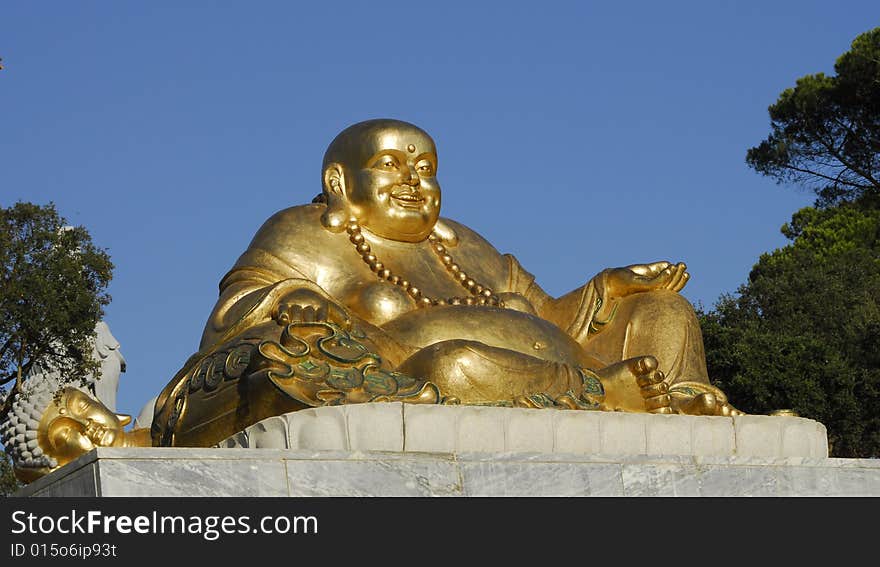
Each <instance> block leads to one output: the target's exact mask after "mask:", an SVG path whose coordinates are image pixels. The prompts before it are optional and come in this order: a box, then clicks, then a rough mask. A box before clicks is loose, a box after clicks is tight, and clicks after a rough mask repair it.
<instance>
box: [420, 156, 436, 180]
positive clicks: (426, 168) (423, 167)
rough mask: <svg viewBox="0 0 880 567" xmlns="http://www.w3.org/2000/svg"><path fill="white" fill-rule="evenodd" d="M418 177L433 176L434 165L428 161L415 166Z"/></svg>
mask: <svg viewBox="0 0 880 567" xmlns="http://www.w3.org/2000/svg"><path fill="white" fill-rule="evenodd" d="M416 169H417V170H418V172H419V175H426V176H430V175H433V174H434V164H432V163H431V162H429V161H425V160H422V161H420V162H419V163H417V164H416Z"/></svg>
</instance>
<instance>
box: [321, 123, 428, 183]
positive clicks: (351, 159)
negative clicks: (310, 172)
mask: <svg viewBox="0 0 880 567" xmlns="http://www.w3.org/2000/svg"><path fill="white" fill-rule="evenodd" d="M416 144H418V145H419V146H420V147H419V148H418V149H419V151H420V153H421V152H431V153H433V154H434V155H435V156H436V155H437V148H436V147H435V146H434V140H432V139H431V136H429V135H428V133H427V132H425V131H424V130H422V129H421V128H419V127H418V126H416V125H415V124H410V123H409V122H404V121H403V120H394V119H393V118H376V119H373V120H365V121H364V122H358V123H357V124H352V125H351V126H349V127H348V128H346V129H345V130H343V131H342V132H340V133H339V134H337V136H336V137H335V138H333V141H332V142H330V145H329V146H327V151H326V152H324V162H323V163H322V164H321V171H324V170H325V169H326V168H327V166H328V165H329V164H331V163H340V164H342V165H344V166H346V167H349V168H352V169H355V168H359V167H363V165H364V163H365V162H366V161H367V160H368V159H370V158H371V157H372V156H373V155H375V154H376V153H377V152H379V151H381V150H383V149H386V148H393V147H400V148H407V147H408V146H415V145H416Z"/></svg>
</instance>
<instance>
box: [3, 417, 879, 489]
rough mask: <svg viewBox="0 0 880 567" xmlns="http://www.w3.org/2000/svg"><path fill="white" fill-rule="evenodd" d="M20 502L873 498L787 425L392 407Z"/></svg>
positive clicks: (158, 452)
mask: <svg viewBox="0 0 880 567" xmlns="http://www.w3.org/2000/svg"><path fill="white" fill-rule="evenodd" d="M18 495H20V496H866V495H873V496H880V461H878V460H871V459H829V458H828V444H827V437H826V432H825V427H824V426H823V425H822V424H820V423H818V422H815V421H812V420H809V419H803V418H796V417H769V416H738V417H735V418H726V417H695V416H678V415H648V414H624V413H605V412H582V411H557V410H529V409H516V408H490V407H472V406H458V407H456V406H453V407H443V406H416V405H405V404H400V403H389V404H363V405H352V406H340V407H328V408H316V409H310V410H305V411H300V412H295V413H291V414H287V415H284V416H278V417H273V418H269V419H267V420H264V421H262V422H260V423H258V424H255V425H254V426H251V427H249V428H248V429H246V430H245V431H243V432H241V433H239V434H236V435H234V436H232V437H230V438H229V439H226V440H225V441H224V442H222V443H221V444H220V446H218V447H214V448H201V449H195V448H193V449H190V448H125V449H113V448H99V449H96V450H95V451H92V452H91V453H89V454H87V455H84V456H82V457H80V458H79V459H78V460H76V461H74V462H72V463H70V464H68V465H67V466H66V467H64V468H62V469H60V470H58V471H55V472H54V473H52V474H51V475H48V476H46V477H45V478H42V479H40V480H38V481H36V482H34V483H32V484H30V485H28V486H27V487H25V488H24V489H22V490H21V491H19V493H18Z"/></svg>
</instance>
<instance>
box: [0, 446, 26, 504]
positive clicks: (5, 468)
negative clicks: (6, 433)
mask: <svg viewBox="0 0 880 567" xmlns="http://www.w3.org/2000/svg"><path fill="white" fill-rule="evenodd" d="M20 487H21V483H20V482H18V479H17V478H15V473H14V472H13V470H12V463H11V462H10V461H9V458H8V457H7V456H6V455H5V454H3V453H0V496H9V495H10V494H12V493H13V492H15V491H16V490H18V489H19V488H20Z"/></svg>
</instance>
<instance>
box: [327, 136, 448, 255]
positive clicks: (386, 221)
mask: <svg viewBox="0 0 880 567" xmlns="http://www.w3.org/2000/svg"><path fill="white" fill-rule="evenodd" d="M436 172H437V150H436V148H435V146H434V140H432V139H431V137H430V136H429V135H428V134H427V132H425V131H424V130H422V129H421V128H419V127H417V126H414V125H412V124H410V123H408V122H403V121H401V120H391V119H377V120H367V121H366V122H359V123H357V124H354V125H352V126H349V127H348V128H346V129H345V130H343V131H342V132H340V133H339V135H338V136H336V138H335V139H334V140H333V141H332V142H331V143H330V146H329V147H328V148H327V151H326V152H325V154H324V163H323V167H322V184H323V188H324V195H325V196H326V198H327V202H328V215H326V216H328V219H329V216H332V215H336V217H338V218H342V217H341V213H337V211H343V210H344V211H345V215H346V218H354V219H355V220H357V221H358V222H359V223H360V225H361V226H362V227H363V228H365V229H367V230H369V231H371V232H373V233H374V234H376V235H378V236H381V237H383V238H390V239H392V240H399V241H405V242H419V241H421V240H424V239H425V238H427V237H428V235H429V234H430V233H431V230H432V229H433V227H434V224H435V223H436V222H437V218H438V215H439V212H440V186H439V184H438V183H437V180H436V177H435V176H436ZM334 218H335V217H334ZM325 220H326V219H325ZM322 222H323V221H322ZM330 224H336V225H338V224H339V221H338V220H337V221H333V223H330Z"/></svg>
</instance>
